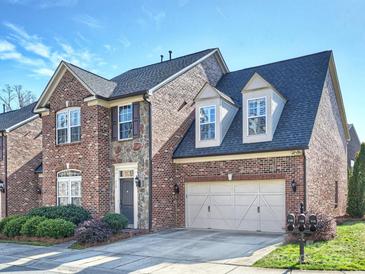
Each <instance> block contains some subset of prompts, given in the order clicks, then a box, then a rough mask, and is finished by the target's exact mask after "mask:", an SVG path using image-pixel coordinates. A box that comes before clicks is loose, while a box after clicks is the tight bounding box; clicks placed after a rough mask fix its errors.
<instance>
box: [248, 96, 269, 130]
mask: <svg viewBox="0 0 365 274" xmlns="http://www.w3.org/2000/svg"><path fill="white" fill-rule="evenodd" d="M247 119H248V123H247V125H248V135H260V134H266V98H265V97H263V98H257V99H250V100H248V101H247Z"/></svg>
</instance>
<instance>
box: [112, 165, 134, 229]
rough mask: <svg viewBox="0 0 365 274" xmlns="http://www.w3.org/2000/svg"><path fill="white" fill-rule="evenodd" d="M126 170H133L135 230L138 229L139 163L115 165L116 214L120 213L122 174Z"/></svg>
mask: <svg viewBox="0 0 365 274" xmlns="http://www.w3.org/2000/svg"><path fill="white" fill-rule="evenodd" d="M125 170H133V219H134V224H133V228H138V189H137V186H136V184H135V178H136V176H137V170H138V163H121V164H114V177H115V178H114V180H115V191H114V195H115V212H116V213H120V179H121V177H120V172H121V171H125Z"/></svg>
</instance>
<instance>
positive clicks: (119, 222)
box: [102, 213, 128, 233]
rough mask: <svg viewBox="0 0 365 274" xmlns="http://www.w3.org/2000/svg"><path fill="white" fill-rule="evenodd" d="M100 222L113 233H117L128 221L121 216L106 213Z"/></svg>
mask: <svg viewBox="0 0 365 274" xmlns="http://www.w3.org/2000/svg"><path fill="white" fill-rule="evenodd" d="M102 221H103V222H104V223H106V224H107V225H109V227H110V228H111V230H112V231H113V233H118V232H119V231H121V230H122V229H123V228H126V227H127V225H128V219H127V217H125V216H124V215H123V214H118V213H107V214H106V215H105V216H104V217H103V219H102Z"/></svg>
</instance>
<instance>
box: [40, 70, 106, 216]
mask: <svg viewBox="0 0 365 274" xmlns="http://www.w3.org/2000/svg"><path fill="white" fill-rule="evenodd" d="M90 95H91V94H90V93H89V92H88V91H87V90H86V89H85V88H84V86H83V85H82V84H81V83H80V82H79V81H78V80H77V79H76V78H75V77H74V76H73V75H72V74H71V73H70V72H68V71H66V72H65V74H64V75H63V77H62V79H61V81H60V82H59V83H58V85H57V87H56V89H55V90H54V92H53V94H52V96H51V98H50V99H49V104H50V107H49V115H46V116H43V117H42V120H43V184H42V187H43V189H42V191H43V195H42V203H43V205H55V204H56V203H57V201H56V200H57V198H56V197H57V193H56V185H57V180H56V177H57V172H59V171H62V170H65V169H67V166H68V167H69V168H70V169H77V170H80V171H81V175H82V182H81V185H82V187H81V191H82V206H83V207H85V208H86V209H88V210H90V212H91V213H92V214H94V215H95V216H101V215H104V214H105V213H107V212H108V211H109V210H110V177H111V172H110V169H111V165H110V131H111V129H110V128H111V127H110V125H111V121H110V109H108V108H105V107H102V106H88V105H87V103H85V102H84V98H86V97H89V96H90ZM66 102H68V105H69V107H71V106H73V107H75V106H78V107H80V108H81V141H80V142H78V143H72V144H61V145H56V128H55V125H56V113H57V112H58V111H59V110H62V109H64V108H66Z"/></svg>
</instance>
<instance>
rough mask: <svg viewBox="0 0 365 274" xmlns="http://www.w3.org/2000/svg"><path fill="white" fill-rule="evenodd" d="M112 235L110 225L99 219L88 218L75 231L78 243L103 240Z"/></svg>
mask: <svg viewBox="0 0 365 274" xmlns="http://www.w3.org/2000/svg"><path fill="white" fill-rule="evenodd" d="M111 235H112V230H111V229H110V227H109V226H108V225H107V224H106V223H104V222H102V221H101V220H95V219H92V220H88V221H85V222H83V223H82V224H81V225H80V226H79V227H78V228H77V229H76V232H75V236H76V240H77V242H78V243H82V244H85V243H87V244H91V243H98V242H105V241H107V240H108V239H109V237H110V236H111Z"/></svg>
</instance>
